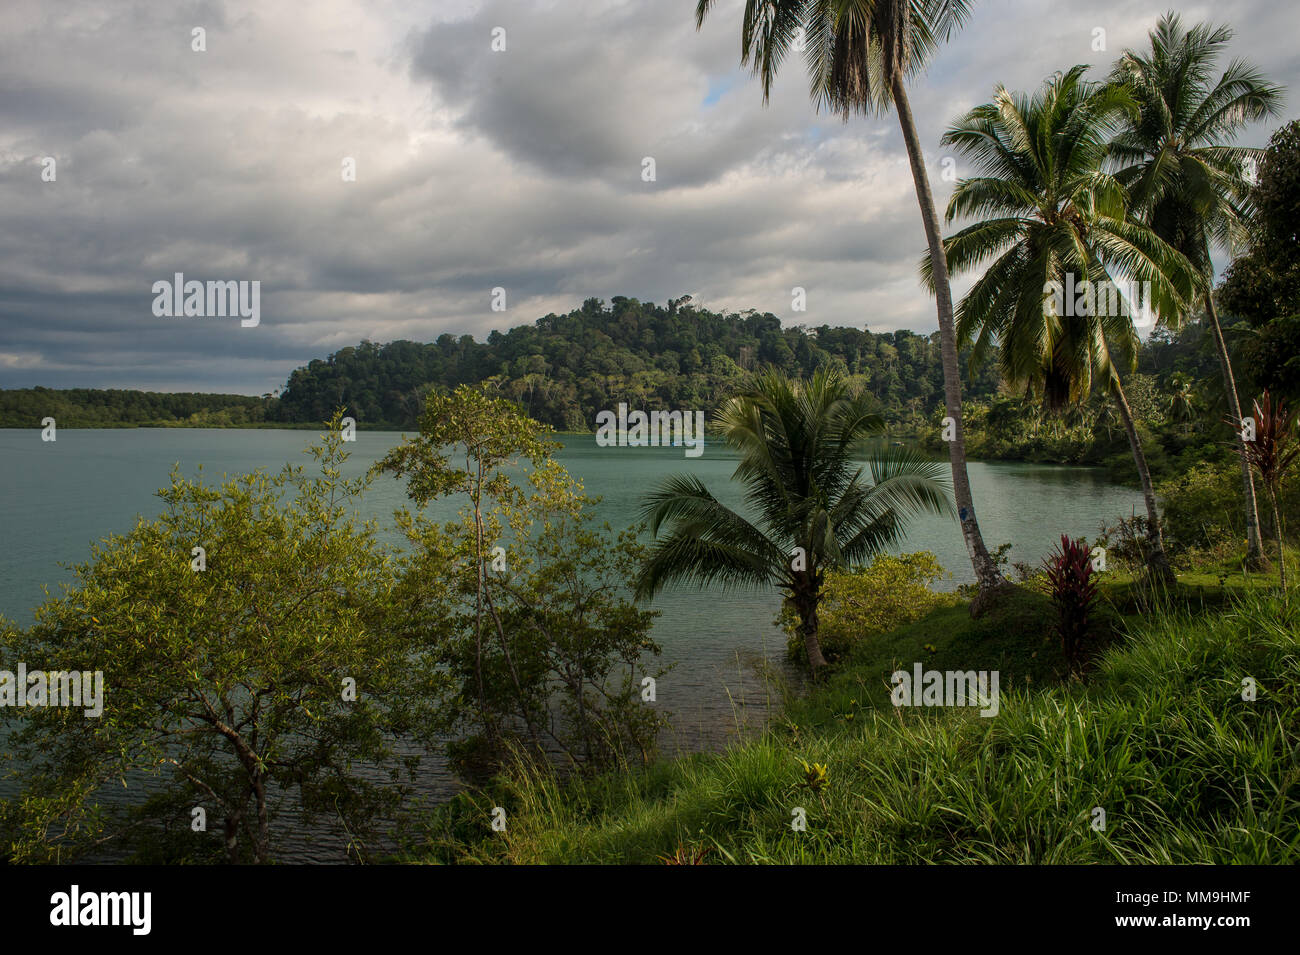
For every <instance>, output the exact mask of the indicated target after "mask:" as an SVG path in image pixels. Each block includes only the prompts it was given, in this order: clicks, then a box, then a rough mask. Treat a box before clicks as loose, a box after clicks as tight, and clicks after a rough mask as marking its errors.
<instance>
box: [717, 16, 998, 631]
mask: <svg viewBox="0 0 1300 955" xmlns="http://www.w3.org/2000/svg"><path fill="white" fill-rule="evenodd" d="M712 6H713V0H698V3H697V5H696V8H695V22H696V26H697V28H698V27H700V26H702V25H703V24H704V20H705V17H706V16H707V15H708V12H709V10H710V8H711V7H712ZM970 6H971V4H970V2H969V0H746V3H745V11H744V14H743V16H742V18H741V27H740V62H741V65H742V66H743V65H751V64H752V66H753V70H754V72H755V74H757V75H758V76H759V77H760V79H761V81H762V86H763V101H764V102H767V101H768V97H769V94H770V92H771V88H772V80H773V79H774V78H775V76H776V73H777V70H778V68H779V67H780V66H781V64H782V63H783V62H784V60H785V58H786V56H787V54H789V53H790V51H791V50H792V49H796V48H797V47H798V46H800V45H802V47H803V50H804V55H805V56H804V58H805V62H806V65H807V69H808V76H809V81H810V93H811V96H812V98H813V101H814V103H815V105H816V107H817V108H818V109H819V110H820V109H821V108H822V107H823V106H824V107H826V108H827V109H828V110H829V111H830V112H832V113H839V114H841V115H842V116H843V117H844V119H845V120H846V121H847V120H848V118H849V116H850V114H853V113H859V114H871V113H878V114H883V113H884V112H886V111H888V110H889V109H890V108H891V107H892V108H893V109H894V111H895V112H896V113H897V114H898V124H899V128H900V129H901V130H902V134H903V143H904V145H905V146H906V148H907V158H908V162H909V163H910V165H911V170H912V182H913V184H914V186H915V188H916V198H917V202H918V203H919V204H920V207H921V222H922V225H923V226H924V228H925V238H926V243H927V245H928V247H929V255H930V259H931V261H932V268H933V270H934V276H935V281H934V286H933V289H934V294H935V302H936V309H937V313H938V323H939V349H940V358H941V360H942V364H943V382H944V408H945V412H946V414H947V416H948V417H949V418H951V419H952V421H953V440H951V441H949V442H947V443H948V456H949V461H950V463H951V466H952V485H953V496H954V498H955V499H956V503H957V513H958V517H959V519H960V521H961V530H962V538H963V540H964V541H965V544H966V551H967V553H968V555H969V556H970V561H971V566H972V568H973V570H974V572H975V579H976V582H977V583H978V585H979V594H978V596H977V597H976V599H975V600H974V601H972V603H971V613H972V614H979V613H980V612H982V610H983V609H984V608H986V607H987V606H988V604H989V601H990V600H991V599H992V598H993V597H994V595H995V594H996V593H998V592H999V591H1001V590H1003V589H1005V588H1007V587H1009V586H1010V585H1009V584H1008V582H1007V580H1006V579H1005V578H1004V577H1003V576H1002V574H1001V573H1000V572H999V571H998V568H997V565H996V564H995V563H994V562H993V559H992V557H990V556H989V551H988V547H986V546H985V544H984V538H983V536H982V535H981V533H980V527H979V521H978V520H977V518H976V514H975V502H974V499H973V497H972V495H971V489H970V478H969V476H968V475H967V470H966V438H965V431H964V428H963V424H962V407H961V375H960V370H959V368H958V363H957V339H956V332H955V329H954V325H953V309H952V290H951V288H950V287H949V283H948V273H947V267H946V265H945V264H944V259H943V246H942V234H941V230H940V227H939V215H938V213H937V212H936V210H935V205H934V194H933V193H932V192H931V190H930V180H929V177H928V175H927V173H926V171H925V157H924V155H923V153H922V150H921V140H920V136H919V134H918V133H917V129H916V122H915V120H914V119H913V117H912V108H911V104H910V101H909V100H908V95H907V81H908V79H909V78H910V77H912V76H913V75H914V74H915V73H916V72H917V71H918V70H920V69H921V68H922V67H923V66H924V65H925V63H926V61H927V60H928V59H929V57H930V56H931V55H932V54H933V53H934V51H935V50H936V49H937V48H938V46H939V44H941V43H943V42H945V41H946V40H947V39H948V38H949V36H951V35H952V33H953V32H954V31H955V30H956V29H958V28H959V27H960V26H961V25H962V24H963V23H964V22H965V21H966V19H967V18H968V17H969V15H970Z"/></svg>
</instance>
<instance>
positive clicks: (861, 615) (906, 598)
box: [779, 551, 954, 662]
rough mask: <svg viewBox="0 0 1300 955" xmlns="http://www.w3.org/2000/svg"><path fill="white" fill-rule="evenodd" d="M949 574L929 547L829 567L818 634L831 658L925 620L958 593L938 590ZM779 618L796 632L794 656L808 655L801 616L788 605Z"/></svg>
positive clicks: (791, 642)
mask: <svg viewBox="0 0 1300 955" xmlns="http://www.w3.org/2000/svg"><path fill="white" fill-rule="evenodd" d="M948 576H949V575H948V573H947V572H946V571H945V570H944V569H943V566H942V565H941V564H940V563H939V559H938V558H937V557H935V556H934V554H932V553H930V552H929V551H919V552H917V553H915V554H900V555H894V554H879V555H877V557H876V558H875V559H874V560H873V561H872V562H871V563H870V564H867V565H866V566H864V567H860V568H857V569H855V570H851V571H834V570H831V571H827V572H826V580H825V583H824V584H823V586H822V602H821V606H820V608H819V611H818V618H819V624H820V626H819V627H818V635H819V636H820V638H821V643H822V652H823V653H824V654H825V655H826V659H827V660H829V661H832V662H833V661H835V660H838V659H840V658H842V657H843V656H844V655H845V654H847V653H848V652H849V650H850V649H851V648H852V647H853V645H854V644H855V643H857V642H859V641H861V640H862V639H864V638H866V637H870V636H874V635H876V634H881V633H888V632H889V631H890V630H893V629H895V628H896V627H900V626H902V625H903V624H905V623H911V622H913V621H914V620H920V619H921V618H922V617H924V616H925V615H926V614H928V613H929V612H930V611H931V610H933V609H934V608H935V607H938V606H940V605H941V604H944V603H950V602H952V601H953V599H954V598H953V596H952V595H950V594H945V593H937V592H936V591H934V590H933V589H932V588H933V586H934V584H936V583H937V582H938V581H940V580H943V579H944V578H946V577H948ZM779 623H780V625H781V626H782V627H783V628H784V629H785V630H786V632H787V633H789V634H790V638H789V641H788V643H787V648H788V650H789V653H790V656H791V658H792V659H795V660H800V659H803V654H804V649H803V641H802V640H801V639H800V638H799V635H798V633H797V632H796V628H797V627H798V624H799V621H798V618H797V617H796V616H795V614H794V612H793V611H792V610H791V609H790V608H789V607H783V608H782V610H781V613H780V616H779Z"/></svg>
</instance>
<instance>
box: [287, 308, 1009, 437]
mask: <svg viewBox="0 0 1300 955" xmlns="http://www.w3.org/2000/svg"><path fill="white" fill-rule="evenodd" d="M688 302H689V296H688V297H686V298H683V299H677V300H672V301H669V302H668V304H667V305H656V304H654V303H652V302H640V301H638V300H636V299H634V298H626V297H624V296H615V297H614V298H613V300H612V301H611V302H610V303H609V305H608V306H607V305H606V304H605V303H604V302H603V301H601V300H600V299H596V298H589V299H587V300H586V301H585V302H584V303H583V305H582V307H581V308H577V309H574V310H573V311H571V312H569V313H568V314H567V315H556V314H554V313H552V314H550V315H546V316H545V317H543V318H540V319H538V320H537V321H536V322H535V323H533V324H531V325H519V326H517V327H515V328H512V329H510V330H509V331H508V332H504V333H503V332H500V331H493V332H492V333H491V334H489V335H488V337H487V341H486V342H479V341H475V339H474V338H473V337H472V336H470V335H462V336H460V337H459V338H456V337H454V336H452V335H442V336H440V337H439V338H438V340H437V341H435V342H432V343H429V344H420V343H418V342H411V341H396V342H391V343H389V344H387V345H380V344H376V343H374V342H368V341H364V342H362V343H361V344H359V345H357V346H356V347H348V348H344V349H342V350H340V351H338V352H336V353H334V354H333V355H330V356H329V357H328V358H325V359H318V360H315V361H312V362H310V363H309V364H308V365H306V366H305V367H303V368H299V369H297V370H295V371H294V372H293V374H291V375H290V376H289V380H288V383H287V385H286V387H285V389H284V392H283V393H282V394H281V395H280V398H279V400H278V402H276V403H275V404H274V405H273V406H272V408H271V409H270V412H269V413H270V414H271V415H274V416H275V417H276V419H277V420H280V421H283V422H286V423H305V422H319V421H321V420H324V419H325V418H328V417H329V415H330V413H331V411H332V410H333V409H335V408H337V407H339V406H344V407H346V408H347V410H348V413H349V414H351V415H352V416H354V417H355V418H356V419H357V420H358V421H361V422H365V423H366V424H367V425H368V426H370V427H381V426H385V425H386V426H395V427H403V428H410V427H412V426H413V425H414V424H415V422H416V419H417V418H418V415H419V412H420V409H421V408H422V407H423V400H424V395H425V393H426V392H428V391H429V390H430V389H439V390H447V389H452V388H455V387H456V386H457V385H462V384H480V383H485V384H487V385H489V386H490V389H491V390H492V391H493V392H494V393H495V394H497V395H499V396H501V397H505V398H508V399H510V400H512V401H514V402H516V403H517V404H518V405H519V406H520V407H521V408H522V409H523V410H524V412H525V413H526V414H528V415H529V416H530V417H532V418H534V419H536V420H537V421H540V422H542V423H544V424H548V425H550V426H552V427H554V428H557V429H559V430H562V431H589V430H591V429H592V427H593V421H594V419H595V416H596V413H597V412H598V411H600V410H602V409H607V408H610V409H612V408H614V407H615V406H616V405H617V404H618V402H620V401H626V402H628V404H629V405H631V406H632V407H669V408H683V407H687V408H692V409H700V410H704V411H706V412H709V413H711V412H712V411H713V409H714V408H715V407H716V405H717V404H718V402H719V401H720V400H721V399H722V398H723V397H724V396H726V395H729V394H731V393H732V392H734V390H735V386H736V385H737V383H738V382H739V381H740V380H741V379H743V377H744V376H745V373H746V372H747V371H750V370H754V369H757V368H759V367H761V366H767V365H774V366H776V367H777V368H779V369H781V370H782V371H785V372H787V373H789V374H791V375H795V376H798V377H807V376H809V375H811V374H812V373H813V372H814V371H815V370H816V369H817V368H819V367H821V366H822V365H825V364H828V363H834V362H842V363H843V365H844V368H845V370H846V371H847V372H848V374H849V375H850V376H852V377H853V378H854V379H855V383H857V384H861V385H864V386H865V387H866V388H867V389H868V390H869V391H870V392H871V393H872V394H874V395H875V396H876V397H877V398H878V399H879V400H880V402H881V404H882V406H883V410H884V412H885V414H886V417H887V418H888V419H889V420H890V422H891V423H893V424H903V425H909V424H910V425H913V426H917V427H919V426H922V425H923V423H924V421H925V420H926V418H927V417H928V416H929V413H930V411H931V410H932V409H933V408H934V407H936V406H938V405H940V404H942V401H943V370H942V367H941V365H940V358H939V345H938V340H937V335H936V336H925V335H918V334H916V333H915V332H910V331H897V332H886V333H879V334H876V333H872V332H869V331H865V330H863V329H859V328H834V327H830V326H827V325H822V326H818V327H815V328H806V327H802V326H797V327H784V328H783V327H782V325H781V320H780V319H779V318H777V317H776V316H775V315H773V314H771V313H764V314H759V313H757V312H754V311H753V310H749V311H746V312H744V313H741V314H736V313H732V314H723V313H720V312H713V311H710V310H708V309H703V308H697V307H695V306H693V305H690V304H688ZM997 385H998V381H997V372H996V368H995V366H994V365H993V364H992V363H987V364H986V365H985V366H984V367H983V368H981V369H980V370H979V371H978V372H976V373H975V375H974V376H973V377H969V376H968V380H967V382H966V388H967V392H968V394H969V395H970V396H971V397H974V398H981V397H985V398H986V397H989V396H991V395H993V394H994V393H996V391H997Z"/></svg>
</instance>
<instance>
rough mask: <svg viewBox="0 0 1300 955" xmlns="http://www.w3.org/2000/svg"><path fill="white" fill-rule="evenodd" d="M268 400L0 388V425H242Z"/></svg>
mask: <svg viewBox="0 0 1300 955" xmlns="http://www.w3.org/2000/svg"><path fill="white" fill-rule="evenodd" d="M273 400H274V399H272V398H271V397H270V396H267V397H264V398H254V397H250V396H248V395H209V394H199V393H184V392H182V393H177V394H168V393H162V392H153V391H129V390H122V389H116V388H111V389H107V390H103V389H98V388H71V389H67V390H55V389H52V388H14V389H7V390H0V428H39V427H40V426H41V420H42V419H43V418H47V417H50V418H53V419H54V420H55V421H56V422H57V423H58V425H59V426H60V427H63V428H159V427H185V428H242V427H248V426H250V425H256V424H259V423H261V422H264V421H266V420H267V410H268V409H269V408H270V407H271V402H272V401H273ZM327 417H328V416H327Z"/></svg>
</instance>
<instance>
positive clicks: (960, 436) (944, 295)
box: [893, 74, 1009, 613]
mask: <svg viewBox="0 0 1300 955" xmlns="http://www.w3.org/2000/svg"><path fill="white" fill-rule="evenodd" d="M893 99H894V108H895V109H896V110H897V111H898V125H899V126H900V127H901V129H902V132H903V142H904V143H905V144H906V146H907V158H908V162H909V163H910V164H911V167H912V181H913V183H914V184H915V186H916V199H917V202H918V203H919V204H920V206H921V221H922V223H923V224H924V226H925V240H926V243H927V244H928V245H929V248H930V265H931V267H932V269H933V276H934V297H935V302H936V303H937V309H938V316H939V353H940V356H941V358H942V360H943V393H944V407H945V409H946V410H947V412H948V417H950V418H951V419H952V420H953V425H954V427H953V440H951V441H949V442H948V458H949V460H950V461H951V463H952V492H953V499H954V500H955V502H956V504H957V516H958V519H959V520H960V521H961V536H962V539H963V540H965V542H966V553H967V554H969V555H970V561H971V566H972V567H973V568H974V571H975V580H976V582H977V583H978V585H979V596H978V597H976V599H975V601H974V602H973V603H972V604H971V612H972V613H979V612H980V611H981V610H982V609H983V608H984V607H986V606H987V602H988V600H989V599H990V597H991V595H992V594H993V593H994V592H995V591H997V590H999V589H1000V588H1004V587H1007V586H1009V584H1008V582H1007V580H1006V578H1004V577H1003V576H1002V575H1001V574H1000V573H999V572H998V568H997V565H996V564H994V563H993V558H992V557H991V556H990V555H989V551H988V548H987V547H986V546H985V545H984V538H983V536H982V535H981V534H980V526H979V521H978V520H977V519H976V517H975V501H974V499H973V498H972V496H971V490H970V477H969V475H968V474H967V473H966V437H965V431H964V430H963V427H962V413H961V374H960V371H959V368H958V358H957V335H956V331H955V328H954V324H953V310H952V288H951V286H950V285H949V283H948V262H947V259H946V258H945V256H944V251H943V238H942V235H941V233H940V229H939V214H938V212H937V211H936V210H935V208H934V195H933V193H931V191H930V177H929V176H928V175H927V174H926V171H925V158H924V156H923V155H922V153H921V141H920V138H919V136H918V135H917V131H916V123H915V122H914V120H913V119H912V108H911V105H910V104H909V103H908V99H907V87H906V85H905V84H904V82H903V78H902V76H901V74H900V75H896V76H895V77H894V81H893Z"/></svg>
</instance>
